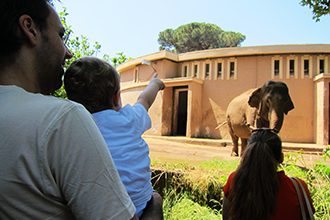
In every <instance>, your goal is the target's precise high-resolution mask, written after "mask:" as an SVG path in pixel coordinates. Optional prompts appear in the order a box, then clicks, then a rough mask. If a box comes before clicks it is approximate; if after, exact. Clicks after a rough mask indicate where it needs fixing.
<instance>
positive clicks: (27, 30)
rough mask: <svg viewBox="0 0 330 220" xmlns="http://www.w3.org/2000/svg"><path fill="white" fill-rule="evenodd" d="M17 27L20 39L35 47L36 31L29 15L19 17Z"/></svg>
mask: <svg viewBox="0 0 330 220" xmlns="http://www.w3.org/2000/svg"><path fill="white" fill-rule="evenodd" d="M18 22H19V27H20V30H21V31H22V35H23V36H22V37H25V38H26V39H27V40H28V41H29V42H30V44H31V45H33V46H35V45H36V44H37V41H36V37H37V33H38V32H37V29H36V25H35V23H34V21H33V19H32V18H31V17H30V16H29V15H26V14H24V15H22V16H21V17H19V20H18Z"/></svg>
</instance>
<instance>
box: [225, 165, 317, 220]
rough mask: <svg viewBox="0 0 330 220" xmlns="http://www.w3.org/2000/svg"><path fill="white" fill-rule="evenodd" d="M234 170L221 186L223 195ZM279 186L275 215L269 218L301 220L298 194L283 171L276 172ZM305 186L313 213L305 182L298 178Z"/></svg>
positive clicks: (228, 188)
mask: <svg viewBox="0 0 330 220" xmlns="http://www.w3.org/2000/svg"><path fill="white" fill-rule="evenodd" d="M234 174H235V172H233V173H231V174H230V175H229V177H228V181H227V183H226V185H225V186H224V187H223V192H224V194H225V196H226V197H227V198H228V192H229V190H230V187H231V184H232V181H233V178H234ZM278 177H279V182H280V185H279V186H280V188H279V191H278V195H277V201H276V213H275V216H274V217H273V218H271V219H274V220H286V219H288V220H295V219H297V220H301V219H302V217H301V211H300V204H299V199H298V195H297V192H296V188H295V187H294V185H293V183H292V180H291V179H290V178H289V177H287V176H286V175H285V174H284V172H283V171H280V172H278ZM299 181H300V182H301V183H302V185H303V187H304V188H305V191H306V194H307V196H308V199H309V202H310V204H311V206H312V210H313V213H315V209H314V206H313V203H312V199H311V196H310V194H309V191H308V188H307V185H306V183H305V182H304V181H303V180H301V179H299ZM300 193H301V196H302V198H304V196H303V193H302V191H300ZM305 211H306V213H307V208H306V204H305Z"/></svg>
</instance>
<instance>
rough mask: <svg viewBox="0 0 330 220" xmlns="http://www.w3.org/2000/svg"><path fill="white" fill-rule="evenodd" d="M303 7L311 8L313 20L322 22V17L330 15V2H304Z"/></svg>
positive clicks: (318, 0)
mask: <svg viewBox="0 0 330 220" xmlns="http://www.w3.org/2000/svg"><path fill="white" fill-rule="evenodd" d="M300 4H301V5H302V6H309V8H312V10H313V19H315V20H316V21H320V17H321V16H323V15H327V14H330V0H302V1H301V2H300Z"/></svg>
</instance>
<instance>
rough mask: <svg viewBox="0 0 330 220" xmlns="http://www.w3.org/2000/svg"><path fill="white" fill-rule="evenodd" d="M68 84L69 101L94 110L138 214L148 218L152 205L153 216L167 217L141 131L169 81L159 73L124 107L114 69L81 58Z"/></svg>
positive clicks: (73, 65) (68, 72) (71, 69)
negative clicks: (163, 79)
mask: <svg viewBox="0 0 330 220" xmlns="http://www.w3.org/2000/svg"><path fill="white" fill-rule="evenodd" d="M64 86H65V90H66V92H67V95H68V98H69V99H70V100H73V101H75V102H78V103H81V104H83V105H84V106H85V107H86V109H87V110H89V111H90V113H92V115H93V117H94V119H95V121H96V123H97V125H98V127H99V129H100V131H101V133H102V135H103V137H104V139H105V141H106V143H107V145H108V148H109V150H110V153H111V155H112V158H113V160H114V162H115V165H116V168H117V170H118V172H119V175H120V178H121V180H122V182H123V183H124V186H125V188H126V190H127V192H128V194H129V196H130V197H131V199H132V201H133V203H134V205H135V207H136V215H137V217H139V218H140V217H141V216H143V215H144V217H145V215H146V212H145V210H146V208H147V209H148V208H149V207H150V208H149V209H150V210H151V211H154V215H153V216H152V218H151V219H153V220H157V219H163V211H162V198H161V196H160V195H159V194H158V193H157V192H153V188H152V185H151V171H150V158H149V147H148V145H147V143H146V142H145V141H144V140H143V138H142V137H141V135H142V134H143V133H144V132H145V131H146V130H148V129H150V128H151V119H150V117H149V115H148V110H149V108H150V107H151V105H152V104H153V102H154V100H155V98H156V96H157V93H158V91H160V90H163V89H164V88H165V84H164V83H163V82H162V81H161V80H160V79H158V78H157V74H155V75H154V77H153V78H152V79H151V80H150V82H149V84H148V86H147V87H146V88H145V90H144V91H143V92H142V93H141V94H140V95H139V97H138V99H137V101H136V103H135V104H134V105H133V106H131V105H129V104H127V105H125V106H124V107H122V102H121V92H120V78H119V74H118V72H117V71H116V69H115V68H114V67H113V66H111V65H110V64H109V63H107V62H105V61H103V60H101V59H99V58H96V57H83V58H80V59H77V60H75V61H74V62H72V63H71V65H70V66H69V67H68V69H67V70H66V72H65V74H64Z"/></svg>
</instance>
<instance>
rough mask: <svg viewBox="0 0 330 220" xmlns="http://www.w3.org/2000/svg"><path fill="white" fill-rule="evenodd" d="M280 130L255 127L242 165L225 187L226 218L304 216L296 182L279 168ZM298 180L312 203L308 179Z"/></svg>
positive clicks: (292, 218)
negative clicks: (306, 181)
mask: <svg viewBox="0 0 330 220" xmlns="http://www.w3.org/2000/svg"><path fill="white" fill-rule="evenodd" d="M276 133H278V131H277V130H276V129H269V128H259V129H256V130H254V131H253V134H252V136H251V137H250V139H249V145H248V147H247V149H246V151H245V153H244V155H243V156H242V158H241V162H240V165H239V166H238V168H237V170H236V171H235V172H233V173H232V174H230V176H229V178H228V181H227V183H226V185H225V186H224V187H223V191H224V199H223V210H222V215H223V219H224V220H228V219H230V220H250V219H253V220H265V219H276V220H286V219H287V220H295V219H297V220H298V219H303V218H302V214H301V209H300V204H299V199H298V195H297V192H296V189H295V186H294V183H293V182H292V180H291V179H290V178H289V177H288V176H286V175H285V173H284V171H279V172H278V171H277V169H278V166H279V164H281V163H282V162H283V153H282V141H281V139H280V137H279V136H278V135H277V134H276ZM298 180H299V182H300V183H301V184H302V185H303V187H304V190H305V191H306V192H307V195H308V200H309V203H310V204H312V199H311V197H310V194H309V191H308V188H307V185H306V183H305V182H304V181H303V180H301V179H298ZM312 209H313V212H315V209H314V207H312ZM305 210H306V209H305Z"/></svg>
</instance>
